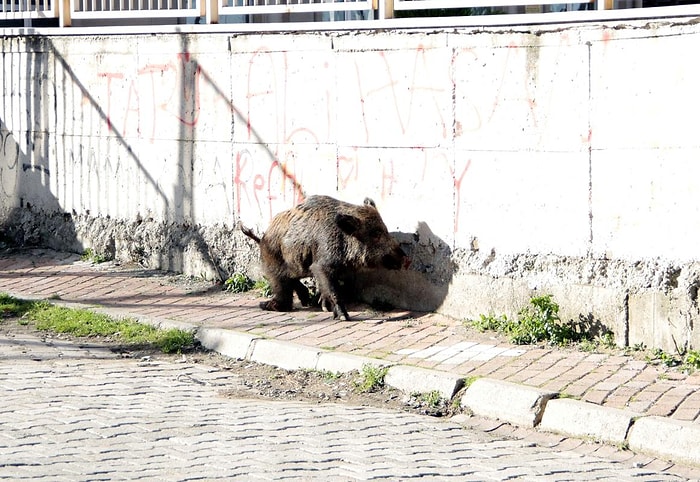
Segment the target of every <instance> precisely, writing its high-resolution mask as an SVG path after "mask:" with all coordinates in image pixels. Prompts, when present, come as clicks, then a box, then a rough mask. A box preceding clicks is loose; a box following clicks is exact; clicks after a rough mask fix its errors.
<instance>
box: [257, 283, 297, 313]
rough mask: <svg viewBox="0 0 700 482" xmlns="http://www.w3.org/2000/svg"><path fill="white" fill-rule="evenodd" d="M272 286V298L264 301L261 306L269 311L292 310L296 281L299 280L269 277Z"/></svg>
mask: <svg viewBox="0 0 700 482" xmlns="http://www.w3.org/2000/svg"><path fill="white" fill-rule="evenodd" d="M268 279H269V281H270V288H271V289H272V299H271V300H269V301H262V302H261V303H260V308H262V309H263V310H267V311H292V297H293V295H294V289H295V288H296V287H297V286H296V283H299V284H301V283H300V282H299V280H291V279H289V278H282V279H280V278H275V277H269V278H268Z"/></svg>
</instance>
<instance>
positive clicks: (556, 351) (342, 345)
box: [0, 250, 700, 465]
mask: <svg viewBox="0 0 700 482" xmlns="http://www.w3.org/2000/svg"><path fill="white" fill-rule="evenodd" d="M193 285H194V286H199V287H200V288H201V286H202V285H201V283H200V284H196V283H194V284H193ZM207 288H212V287H211V286H209V287H207ZM0 291H2V292H9V293H11V294H15V295H17V296H22V297H45V298H48V297H56V296H58V297H60V299H61V300H62V301H64V302H80V303H84V304H95V305H101V306H104V307H108V308H115V309H119V310H121V311H120V312H128V313H132V314H134V315H141V316H144V315H149V316H156V317H158V318H170V319H174V320H178V321H184V322H188V323H191V324H195V325H206V326H212V327H218V328H226V329H231V330H236V331H241V332H250V333H254V334H257V335H261V336H266V337H272V338H278V339H282V340H289V341H293V342H295V343H300V344H304V345H309V346H316V347H319V348H323V349H331V350H336V351H340V352H347V353H353V354H359V355H368V356H375V357H383V358H384V359H385V360H389V361H393V362H400V363H403V364H412V365H415V366H422V367H426V368H434V369H438V370H444V371H448V372H452V373H457V374H460V375H464V376H465V377H471V376H489V377H491V378H498V379H502V380H507V381H511V382H516V383H523V384H527V385H531V386H535V387H540V388H543V389H546V390H550V391H556V392H562V393H566V394H567V395H570V396H574V397H579V398H581V399H583V400H587V401H590V402H594V403H598V404H602V405H605V406H610V407H615V408H624V409H628V410H631V411H634V412H638V413H640V414H653V415H662V416H670V417H672V418H675V419H678V420H688V421H694V422H695V423H700V417H699V415H700V395H699V394H698V388H700V373H693V374H684V373H681V372H679V371H678V370H674V369H671V368H667V367H665V366H655V365H651V364H649V363H647V362H645V361H644V360H640V359H635V358H634V357H633V356H631V355H625V354H606V353H585V352H581V351H577V350H575V349H564V348H555V347H538V346H514V345H510V344H508V343H506V342H504V341H503V340H501V339H494V336H493V335H492V334H480V333H477V332H474V331H471V330H470V329H467V328H466V327H465V326H463V325H462V323H460V321H459V320H454V319H450V318H447V317H445V316H441V315H438V314H434V313H406V312H392V313H386V314H377V313H376V312H369V311H363V310H362V307H352V308H353V309H351V310H350V315H351V318H352V319H353V321H350V322H340V321H337V320H333V319H332V315H331V314H329V313H324V312H322V311H320V310H310V309H299V310H297V311H294V312H291V313H273V312H265V311H262V310H260V309H259V308H258V303H259V301H260V300H259V299H257V298H256V297H255V296H254V295H252V294H250V293H246V294H241V295H234V294H231V293H226V292H222V291H220V290H216V289H208V290H205V291H204V292H200V291H197V290H196V289H194V288H193V289H188V288H187V286H186V283H173V282H172V281H171V278H170V277H168V276H165V275H163V274H162V273H157V272H155V271H146V270H140V269H136V268H129V269H124V268H122V267H115V266H113V265H110V264H104V265H97V266H95V265H91V264H90V263H88V262H84V261H80V260H79V259H78V257H77V256H75V255H70V254H67V253H57V252H53V251H50V250H27V251H23V252H19V253H17V252H15V253H13V254H8V253H7V252H6V253H3V254H0ZM392 318H394V319H392ZM465 341H473V342H476V343H479V344H482V345H490V346H498V347H502V348H511V349H518V350H522V354H520V355H518V356H511V357H507V356H495V357H493V358H490V359H487V360H483V359H475V358H472V359H467V360H465V358H464V357H463V358H461V359H460V358H459V356H458V357H456V358H455V357H453V356H449V357H448V356H437V357H433V358H431V357H427V358H418V357H415V356H413V357H412V356H410V355H407V354H405V353H397V352H399V350H402V349H413V350H423V349H426V348H430V347H435V346H440V347H443V348H449V347H451V346H454V345H456V344H457V343H461V342H465ZM452 358H454V360H451V359H452ZM481 423H490V424H491V426H489V427H487V428H488V429H489V430H494V431H498V430H517V428H513V427H511V426H508V425H507V424H502V423H500V422H497V421H492V422H481ZM482 428H483V427H482ZM538 436H540V437H549V438H548V439H547V440H549V441H550V442H551V443H553V444H555V445H556V444H557V443H560V442H561V443H563V444H567V446H569V445H571V444H577V447H578V448H579V450H580V451H582V452H585V451H586V450H590V451H593V452H595V451H605V452H606V453H605V455H606V456H616V455H615V454H614V453H612V452H611V450H613V449H611V448H609V447H604V446H600V445H594V444H587V443H585V442H581V441H578V440H575V439H557V438H556V436H553V435H551V434H549V435H544V434H541V435H538ZM562 440H563V442H562ZM608 452H611V453H610V454H609V453H608ZM617 456H620V457H630V455H629V453H628V452H620V453H619V454H618V455H617ZM624 460H627V459H624ZM630 463H637V464H641V465H644V464H649V463H661V462H659V461H654V462H652V460H651V459H644V460H642V457H640V456H632V458H631V459H630Z"/></svg>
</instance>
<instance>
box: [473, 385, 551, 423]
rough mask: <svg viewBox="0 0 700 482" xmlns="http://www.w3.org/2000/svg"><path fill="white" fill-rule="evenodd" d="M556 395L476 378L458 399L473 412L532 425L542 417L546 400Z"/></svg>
mask: <svg viewBox="0 0 700 482" xmlns="http://www.w3.org/2000/svg"><path fill="white" fill-rule="evenodd" d="M556 396H558V393H556V392H548V391H545V390H540V389H538V388H533V387H528V386H525V385H518V384H516V383H511V382H504V381H502V380H492V379H489V378H478V379H476V380H475V381H474V382H472V384H471V385H469V388H467V390H466V392H464V396H462V401H461V402H460V403H461V405H462V406H463V407H466V408H468V409H469V410H471V411H472V412H473V413H474V414H476V415H481V416H484V417H489V418H496V419H500V420H504V421H506V422H510V423H513V424H515V425H522V426H524V427H530V428H533V427H535V426H536V425H537V424H538V423H539V422H540V420H541V419H542V415H543V413H544V409H545V406H546V405H547V402H548V401H549V400H550V399H552V398H554V397H556Z"/></svg>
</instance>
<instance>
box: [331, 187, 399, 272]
mask: <svg viewBox="0 0 700 482" xmlns="http://www.w3.org/2000/svg"><path fill="white" fill-rule="evenodd" d="M335 223H336V224H337V225H338V227H339V228H340V230H341V231H343V233H345V234H346V235H347V236H348V237H349V242H348V243H347V247H346V249H347V256H348V258H349V259H352V260H353V261H355V263H354V264H357V266H365V267H368V268H378V267H383V268H387V269H401V268H406V267H408V265H409V264H410V261H409V259H408V257H407V256H406V254H405V253H404V252H403V250H402V249H401V246H399V243H398V242H397V241H396V240H395V239H394V238H393V237H391V235H390V234H389V231H388V230H387V228H386V225H385V224H384V221H382V218H381V216H380V215H379V211H377V208H376V206H375V204H374V201H372V200H371V199H369V198H366V199H365V202H364V205H363V206H356V207H355V209H353V210H352V211H350V212H339V213H337V214H336V216H335Z"/></svg>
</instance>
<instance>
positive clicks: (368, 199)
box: [365, 197, 377, 209]
mask: <svg viewBox="0 0 700 482" xmlns="http://www.w3.org/2000/svg"><path fill="white" fill-rule="evenodd" d="M365 206H372V207H373V208H375V209H376V208H377V205H376V204H374V199H372V198H371V197H366V198H365Z"/></svg>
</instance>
